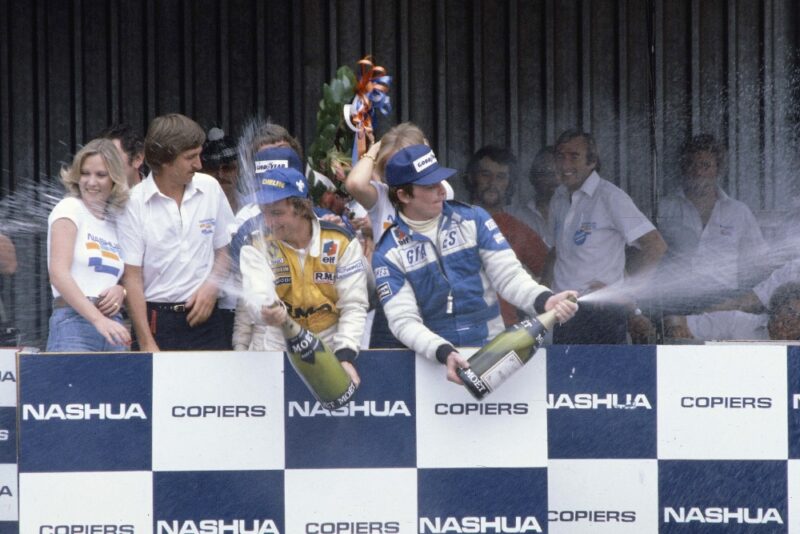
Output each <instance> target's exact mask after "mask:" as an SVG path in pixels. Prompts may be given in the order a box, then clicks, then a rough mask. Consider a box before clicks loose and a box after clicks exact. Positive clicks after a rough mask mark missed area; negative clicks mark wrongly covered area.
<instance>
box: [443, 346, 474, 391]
mask: <svg viewBox="0 0 800 534" xmlns="http://www.w3.org/2000/svg"><path fill="white" fill-rule="evenodd" d="M459 367H460V368H461V369H468V368H469V362H467V359H466V358H464V357H463V356H462V355H461V354H459V353H457V352H451V353H450V354H448V355H447V379H448V380H449V381H450V382H454V383H456V384H458V385H461V386H463V385H464V382H462V381H461V379H460V378H459V377H458V375H457V374H456V369H458V368H459Z"/></svg>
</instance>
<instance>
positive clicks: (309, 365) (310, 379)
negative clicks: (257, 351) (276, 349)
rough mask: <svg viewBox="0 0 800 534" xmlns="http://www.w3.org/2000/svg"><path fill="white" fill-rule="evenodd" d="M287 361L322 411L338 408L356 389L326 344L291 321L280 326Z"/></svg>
mask: <svg viewBox="0 0 800 534" xmlns="http://www.w3.org/2000/svg"><path fill="white" fill-rule="evenodd" d="M281 330H283V336H284V337H285V338H286V349H287V354H288V355H289V361H290V362H291V364H292V367H294V370H295V371H297V374H298V375H300V378H302V379H303V382H304V383H305V385H306V387H308V389H309V390H310V391H311V393H312V394H313V395H314V398H316V399H317V400H318V401H319V403H320V404H321V405H322V407H323V408H326V409H328V410H335V409H336V408H341V407H342V406H344V405H345V404H347V403H348V402H350V399H351V398H352V397H353V394H354V393H355V391H356V385H355V383H354V382H353V380H352V379H351V378H350V375H348V374H347V371H345V370H344V367H342V364H341V362H340V361H339V359H338V358H337V357H336V355H335V354H334V353H333V351H331V350H330V349H329V348H328V346H327V345H325V343H324V342H323V341H322V340H321V339H319V338H318V337H317V336H315V335H314V334H313V333H311V332H309V331H308V330H306V329H305V328H303V327H302V326H300V325H299V324H297V323H296V322H295V321H294V320H293V319H291V318H290V317H287V318H286V321H285V322H284V323H283V325H281Z"/></svg>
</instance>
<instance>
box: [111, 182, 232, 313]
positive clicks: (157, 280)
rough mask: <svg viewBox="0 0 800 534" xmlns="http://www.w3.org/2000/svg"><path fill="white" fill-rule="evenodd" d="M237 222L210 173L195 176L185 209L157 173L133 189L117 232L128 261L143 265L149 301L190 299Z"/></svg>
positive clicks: (145, 287) (209, 271) (225, 243)
mask: <svg viewBox="0 0 800 534" xmlns="http://www.w3.org/2000/svg"><path fill="white" fill-rule="evenodd" d="M233 223H234V218H233V213H232V212H231V208H230V205H229V204H228V200H227V198H226V197H225V194H224V193H223V191H222V188H221V187H220V186H219V183H217V181H216V180H215V179H214V178H212V177H211V176H208V175H206V174H202V173H195V174H194V177H193V178H192V181H191V182H190V183H189V184H188V185H187V186H186V189H185V191H184V193H183V199H182V201H181V204H180V207H179V206H178V204H177V203H176V202H175V201H174V200H173V199H171V198H170V197H168V196H166V195H164V194H162V193H161V191H159V189H158V186H157V185H156V183H155V180H154V179H153V176H152V174H151V175H150V176H148V177H147V178H146V179H145V180H143V181H142V182H141V183H140V184H138V185H137V186H136V187H134V188H133V189H132V190H131V195H130V199H129V200H128V203H127V205H126V206H125V212H124V214H123V216H122V217H121V219H120V221H119V225H118V232H119V240H120V243H121V244H122V243H124V245H122V246H123V247H125V248H124V249H123V250H126V252H127V251H130V254H127V253H126V255H125V262H126V263H128V264H130V265H134V266H137V267H141V268H142V278H143V282H144V296H145V300H147V301H148V302H185V301H186V300H188V299H189V297H190V296H191V295H192V294H193V293H194V292H195V291H196V290H197V289H198V287H199V286H200V284H202V283H203V282H204V281H205V280H206V278H208V275H209V274H210V273H211V269H212V268H213V266H214V253H215V251H216V250H218V249H220V248H223V247H225V246H227V245H228V243H230V240H231V236H230V233H229V231H228V228H229V226H230V225H232V224H233Z"/></svg>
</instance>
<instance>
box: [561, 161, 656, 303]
mask: <svg viewBox="0 0 800 534" xmlns="http://www.w3.org/2000/svg"><path fill="white" fill-rule="evenodd" d="M550 226H551V228H553V236H554V237H553V239H554V244H555V247H556V263H555V267H554V272H553V288H552V289H553V291H554V292H556V293H557V292H559V291H564V290H567V289H575V290H577V291H579V292H584V291H586V290H587V289H589V285H590V283H591V282H592V281H594V280H597V281H600V282H603V283H604V284H605V285H611V284H615V283H617V282H620V281H622V279H623V276H624V274H625V245H626V244H627V245H632V244H633V242H634V241H636V240H637V239H639V238H640V237H642V236H643V235H645V234H646V233H648V232H650V231H652V230H655V227H654V226H653V223H651V222H650V221H649V220H648V219H647V217H645V215H644V214H643V213H642V212H641V211H639V208H637V207H636V205H635V204H634V203H633V200H631V197H629V196H628V194H627V193H625V192H624V191H623V190H622V189H620V188H619V187H617V186H615V185H614V184H612V183H611V182H609V181H607V180H603V179H602V178H600V176H599V175H598V174H597V173H596V172H592V174H591V175H589V177H588V178H587V179H586V181H585V182H584V183H583V185H582V186H581V188H580V189H578V190H577V191H575V192H574V193H572V202H571V203H570V193H569V191H568V190H567V188H566V187H564V186H563V185H561V186H559V187H558V189H556V192H555V194H554V195H553V198H552V199H550Z"/></svg>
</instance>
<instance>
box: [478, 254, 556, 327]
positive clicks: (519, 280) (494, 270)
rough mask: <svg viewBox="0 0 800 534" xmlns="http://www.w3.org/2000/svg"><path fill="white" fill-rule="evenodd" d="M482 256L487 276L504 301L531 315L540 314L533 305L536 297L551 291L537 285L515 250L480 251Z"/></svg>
mask: <svg viewBox="0 0 800 534" xmlns="http://www.w3.org/2000/svg"><path fill="white" fill-rule="evenodd" d="M480 255H481V263H483V269H484V271H485V272H486V276H487V277H488V278H489V281H490V282H491V283H492V287H494V289H495V291H497V293H498V294H499V295H500V296H501V297H503V299H504V300H506V301H508V302H510V303H511V304H513V305H514V306H516V307H517V308H519V309H520V310H522V311H524V312H526V313H528V314H529V315H536V314H537V313H539V312H537V311H536V310H535V309H534V307H533V303H534V302H535V301H536V297H538V296H539V295H541V294H542V293H544V292H545V291H550V289H548V288H547V287H546V286H543V285H541V284H539V283H537V282H536V280H534V279H533V278H532V277H531V275H530V274H528V271H526V270H525V268H524V267H523V266H522V263H520V261H519V259H518V258H517V256H516V254H514V251H513V250H511V249H505V250H486V249H480Z"/></svg>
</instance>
